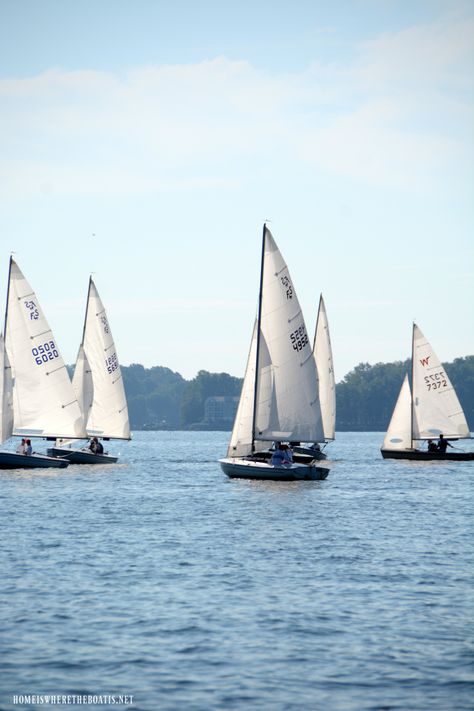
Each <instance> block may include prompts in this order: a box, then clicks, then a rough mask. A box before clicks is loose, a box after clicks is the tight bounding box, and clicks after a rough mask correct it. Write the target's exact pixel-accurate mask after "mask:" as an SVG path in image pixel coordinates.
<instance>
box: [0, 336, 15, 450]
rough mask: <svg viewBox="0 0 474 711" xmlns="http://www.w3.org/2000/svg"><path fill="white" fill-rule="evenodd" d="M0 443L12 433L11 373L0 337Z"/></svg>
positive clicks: (1, 337) (2, 340)
mask: <svg viewBox="0 0 474 711" xmlns="http://www.w3.org/2000/svg"><path fill="white" fill-rule="evenodd" d="M0 405H1V408H2V416H1V418H0V443H1V442H5V440H7V439H8V438H9V437H11V435H12V432H13V385H12V371H11V368H10V363H9V361H8V356H7V352H6V350H5V341H4V338H3V336H2V335H0Z"/></svg>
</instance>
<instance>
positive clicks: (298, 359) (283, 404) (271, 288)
mask: <svg viewBox="0 0 474 711" xmlns="http://www.w3.org/2000/svg"><path fill="white" fill-rule="evenodd" d="M262 270H263V277H262V298H261V310H260V332H259V333H258V338H259V343H258V350H259V354H258V356H259V357H258V373H257V377H258V387H257V408H256V422H255V423H254V424H255V429H254V438H255V439H258V440H265V441H273V440H288V441H305V442H309V441H314V442H317V441H319V442H321V441H323V440H324V432H323V426H322V420H321V409H320V404H319V394H318V376H317V372H316V364H315V360H314V358H313V352H312V348H311V344H310V342H309V339H308V335H307V332H306V326H305V323H304V319H303V315H302V312H301V308H300V305H299V302H298V298H297V296H296V292H295V289H294V286H293V283H292V280H291V277H290V274H289V271H288V267H287V265H286V264H285V262H284V260H283V258H282V256H281V253H280V251H279V249H278V247H277V245H276V243H275V240H274V239H273V236H272V234H271V232H270V230H269V229H268V228H267V227H265V231H264V254H263V265H262Z"/></svg>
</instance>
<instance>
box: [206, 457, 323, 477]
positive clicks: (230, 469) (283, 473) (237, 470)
mask: <svg viewBox="0 0 474 711" xmlns="http://www.w3.org/2000/svg"><path fill="white" fill-rule="evenodd" d="M219 464H220V465H221V469H222V471H223V472H224V474H226V475H227V476H228V477H229V478H230V479H258V480H264V481H304V480H318V479H326V477H327V475H328V474H329V469H327V468H326V467H316V466H314V465H311V466H309V465H307V464H301V465H298V464H292V465H291V466H286V467H285V466H277V467H275V466H273V465H271V464H268V463H267V462H259V461H253V460H246V459H219Z"/></svg>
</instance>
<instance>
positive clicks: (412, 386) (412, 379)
mask: <svg viewBox="0 0 474 711" xmlns="http://www.w3.org/2000/svg"><path fill="white" fill-rule="evenodd" d="M414 376H415V322H414V321H413V328H412V332H411V388H410V397H411V408H410V413H411V422H410V449H413V406H414V400H413V390H414V384H415V381H414Z"/></svg>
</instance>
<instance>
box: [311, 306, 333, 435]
mask: <svg viewBox="0 0 474 711" xmlns="http://www.w3.org/2000/svg"><path fill="white" fill-rule="evenodd" d="M313 353H314V358H315V360H316V369H317V373H318V379H319V402H320V406H321V416H322V420H323V430H324V439H325V440H326V441H329V440H333V439H334V437H335V429H336V383H335V378H334V365H333V359H332V348H331V338H330V336H329V324H328V318H327V314H326V306H325V304H324V299H323V297H322V295H321V298H320V300H319V309H318V318H317V322H316V330H315V334H314V344H313Z"/></svg>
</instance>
